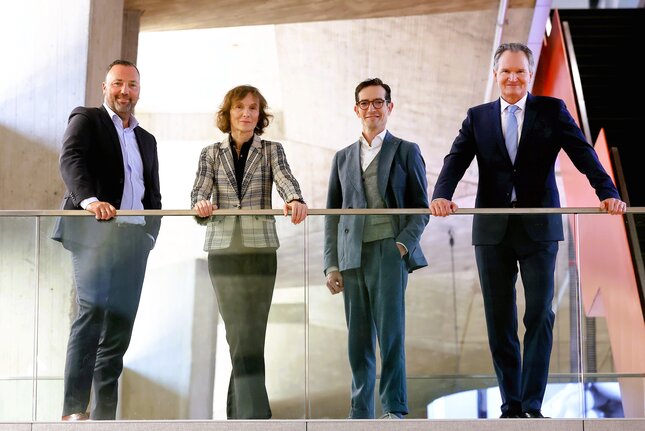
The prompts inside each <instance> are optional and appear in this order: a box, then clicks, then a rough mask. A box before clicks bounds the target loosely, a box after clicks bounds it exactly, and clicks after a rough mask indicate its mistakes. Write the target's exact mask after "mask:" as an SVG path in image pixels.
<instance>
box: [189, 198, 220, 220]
mask: <svg viewBox="0 0 645 431" xmlns="http://www.w3.org/2000/svg"><path fill="white" fill-rule="evenodd" d="M216 209H217V205H213V203H212V202H211V201H208V200H206V199H204V200H201V201H199V202H197V203H196V204H195V206H194V207H193V210H195V211H197V215H198V216H199V217H202V218H205V217H210V216H212V215H213V212H214V211H215V210H216Z"/></svg>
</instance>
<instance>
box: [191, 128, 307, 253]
mask: <svg viewBox="0 0 645 431" xmlns="http://www.w3.org/2000/svg"><path fill="white" fill-rule="evenodd" d="M273 183H275V185H276V188H277V190H278V193H279V194H280V197H281V198H282V199H284V201H285V202H290V201H292V200H298V199H302V194H301V192H300V185H299V184H298V181H297V180H296V178H295V177H294V176H293V174H292V173H291V169H290V168H289V164H288V163H287V158H286V156H285V153H284V149H283V148H282V144H280V143H279V142H272V141H265V140H263V139H260V137H259V136H258V135H255V136H254V138H253V143H252V144H251V147H250V148H249V155H248V158H247V160H246V166H245V167H244V176H243V178H242V190H241V193H239V196H241V197H242V198H241V199H240V198H239V197H238V190H237V181H236V180H235V165H234V162H233V154H232V153H231V145H230V135H226V137H225V138H224V139H223V140H222V142H217V143H215V144H212V145H209V146H207V147H204V148H203V149H202V152H201V154H200V156H199V164H198V166H197V173H196V177H195V183H194V184H193V190H192V192H191V194H190V198H191V204H190V207H191V208H193V207H194V206H195V203H197V202H198V201H200V200H204V199H211V200H212V202H213V204H215V205H217V208H219V209H233V208H237V209H249V210H255V209H270V208H271V192H272V187H273ZM236 219H239V222H240V223H241V225H240V226H241V232H242V241H243V243H244V245H245V246H246V247H276V248H277V247H279V246H280V243H279V241H278V235H277V233H276V228H275V219H274V217H273V216H238V217H233V216H218V215H217V210H215V214H214V215H213V216H211V217H210V219H208V220H207V228H206V239H205V241H204V251H210V250H217V249H222V248H227V247H228V246H229V245H230V244H231V238H232V235H233V229H234V227H235V222H236ZM200 220H201V219H200ZM200 220H198V221H200Z"/></svg>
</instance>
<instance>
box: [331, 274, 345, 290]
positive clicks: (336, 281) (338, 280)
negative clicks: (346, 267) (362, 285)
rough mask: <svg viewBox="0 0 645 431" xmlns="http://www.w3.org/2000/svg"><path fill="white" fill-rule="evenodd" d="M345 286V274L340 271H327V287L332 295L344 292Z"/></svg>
mask: <svg viewBox="0 0 645 431" xmlns="http://www.w3.org/2000/svg"><path fill="white" fill-rule="evenodd" d="M344 287H345V284H344V283H343V275H342V274H341V273H340V271H330V272H328V273H327V289H329V291H330V292H331V294H332V295H335V294H337V293H340V292H342V291H343V289H344Z"/></svg>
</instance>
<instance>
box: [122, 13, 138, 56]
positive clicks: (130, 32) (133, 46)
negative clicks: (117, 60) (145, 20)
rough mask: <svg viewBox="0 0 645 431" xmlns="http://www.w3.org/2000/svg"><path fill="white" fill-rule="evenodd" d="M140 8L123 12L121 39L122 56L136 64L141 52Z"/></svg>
mask: <svg viewBox="0 0 645 431" xmlns="http://www.w3.org/2000/svg"><path fill="white" fill-rule="evenodd" d="M140 22H141V11H140V10H126V11H124V12H123V39H122V41H121V58H122V59H124V60H128V61H131V62H133V63H135V64H136V62H137V54H138V52H139V24H140Z"/></svg>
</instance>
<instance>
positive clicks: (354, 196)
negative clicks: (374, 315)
mask: <svg viewBox="0 0 645 431" xmlns="http://www.w3.org/2000/svg"><path fill="white" fill-rule="evenodd" d="M360 145H361V144H360V141H356V142H355V143H353V144H352V145H350V146H348V147H346V148H344V149H342V150H340V151H338V152H337V153H336V155H335V156H334V159H333V162H332V168H331V173H330V176H329V187H328V189H327V208H346V209H350V208H367V198H366V196H365V189H364V188H363V180H362V175H361V174H362V172H361V160H360ZM378 163H379V164H378V171H377V172H378V189H379V193H380V194H381V197H382V198H383V201H384V202H385V204H386V206H387V208H428V193H427V186H428V182H427V179H426V168H425V161H424V160H423V156H422V155H421V150H420V149H419V146H418V145H417V144H415V143H413V142H408V141H404V140H402V139H399V138H397V137H395V136H393V135H391V134H390V133H389V132H387V133H386V135H385V139H384V140H383V146H382V147H381V151H380V155H379V162H378ZM429 218H430V216H429V215H405V216H396V217H393V220H394V225H393V228H394V234H395V236H396V237H395V241H397V242H400V243H402V244H403V245H405V247H406V248H407V249H408V254H407V255H406V256H405V261H406V265H407V268H408V271H409V272H412V271H414V270H415V269H417V268H422V267H424V266H427V265H428V262H427V261H426V259H425V256H424V255H423V252H422V250H421V247H420V246H419V240H420V238H421V234H422V233H423V230H424V229H425V226H426V224H427V223H428V221H429ZM364 220H365V216H363V215H358V216H357V215H340V216H338V215H329V216H326V217H325V246H324V247H325V248H324V268H325V270H326V269H327V268H329V267H332V266H335V267H337V268H339V269H340V271H345V270H347V269H353V268H358V267H360V266H361V251H362V244H363V224H364Z"/></svg>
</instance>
